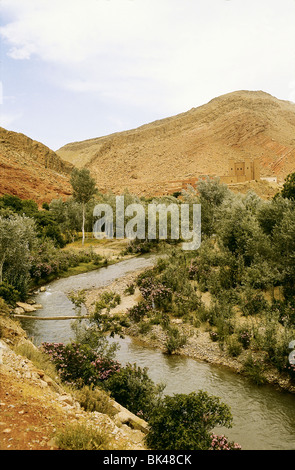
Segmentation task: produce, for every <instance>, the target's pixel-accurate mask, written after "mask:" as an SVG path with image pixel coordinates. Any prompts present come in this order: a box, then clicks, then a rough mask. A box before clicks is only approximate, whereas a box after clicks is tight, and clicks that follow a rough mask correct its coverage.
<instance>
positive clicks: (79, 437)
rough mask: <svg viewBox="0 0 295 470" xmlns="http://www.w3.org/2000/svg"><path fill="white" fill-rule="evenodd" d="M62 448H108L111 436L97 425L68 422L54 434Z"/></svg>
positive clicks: (59, 446) (57, 443)
mask: <svg viewBox="0 0 295 470" xmlns="http://www.w3.org/2000/svg"><path fill="white" fill-rule="evenodd" d="M54 438H55V441H56V445H57V446H58V448H59V449H60V450H108V449H109V448H110V447H109V445H110V436H109V434H108V433H107V432H105V431H103V430H102V429H98V428H97V427H94V426H91V425H89V424H87V423H85V424H67V425H66V426H65V428H64V429H62V430H58V431H57V433H56V434H55V435H54Z"/></svg>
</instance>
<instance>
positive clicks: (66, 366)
mask: <svg viewBox="0 0 295 470" xmlns="http://www.w3.org/2000/svg"><path fill="white" fill-rule="evenodd" d="M42 350H43V351H44V352H46V353H47V354H48V355H49V357H50V360H51V361H52V362H53V363H54V365H55V367H56V368H57V370H58V372H59V375H60V378H61V380H62V381H63V382H66V383H68V384H69V385H73V386H75V387H77V388H81V387H82V386H83V385H89V384H94V385H98V384H102V383H103V382H104V381H105V380H106V379H108V378H110V376H111V375H112V374H114V373H115V372H118V371H119V370H120V364H119V363H118V362H117V361H114V360H112V359H110V358H107V357H102V356H100V355H98V354H97V353H96V352H95V351H94V350H93V349H91V348H90V347H89V346H88V345H86V344H79V343H69V344H67V345H64V344H63V343H42Z"/></svg>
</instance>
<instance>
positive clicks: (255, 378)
mask: <svg viewBox="0 0 295 470" xmlns="http://www.w3.org/2000/svg"><path fill="white" fill-rule="evenodd" d="M243 373H244V374H245V375H246V376H247V377H249V379H250V380H251V381H252V382H254V383H255V384H256V385H263V384H265V383H266V379H265V377H264V376H263V365H262V363H261V361H259V360H257V359H254V358H253V356H252V354H249V356H248V357H247V358H246V360H245V361H244V364H243Z"/></svg>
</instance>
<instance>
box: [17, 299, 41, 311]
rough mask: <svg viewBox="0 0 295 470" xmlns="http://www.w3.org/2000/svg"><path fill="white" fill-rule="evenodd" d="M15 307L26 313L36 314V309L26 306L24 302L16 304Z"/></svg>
mask: <svg viewBox="0 0 295 470" xmlns="http://www.w3.org/2000/svg"><path fill="white" fill-rule="evenodd" d="M16 305H17V306H18V307H20V308H22V309H23V310H24V312H26V313H30V312H36V308H35V306H33V305H30V304H26V303H24V302H16Z"/></svg>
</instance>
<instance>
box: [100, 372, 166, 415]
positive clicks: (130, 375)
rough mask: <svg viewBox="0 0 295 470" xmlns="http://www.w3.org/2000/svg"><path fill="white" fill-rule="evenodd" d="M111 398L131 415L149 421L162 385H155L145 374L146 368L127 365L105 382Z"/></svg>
mask: <svg viewBox="0 0 295 470" xmlns="http://www.w3.org/2000/svg"><path fill="white" fill-rule="evenodd" d="M106 386H107V389H108V390H109V391H110V392H111V396H112V397H113V398H114V399H115V400H116V401H117V402H118V403H120V404H121V405H122V406H124V407H125V408H127V409H128V410H129V411H131V412H132V413H134V414H136V415H138V416H140V417H141V418H143V419H145V420H147V421H148V420H149V418H150V416H151V414H152V411H153V409H154V408H155V406H156V405H157V404H158V400H159V398H160V394H161V392H162V390H163V386H162V385H155V384H154V382H153V381H152V380H151V379H150V377H149V376H148V374H147V368H143V369H142V368H141V367H138V366H137V365H136V364H129V363H128V364H127V365H126V366H125V367H122V368H121V370H120V371H119V372H117V373H116V374H113V375H112V376H111V377H110V379H109V380H107V382H106Z"/></svg>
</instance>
